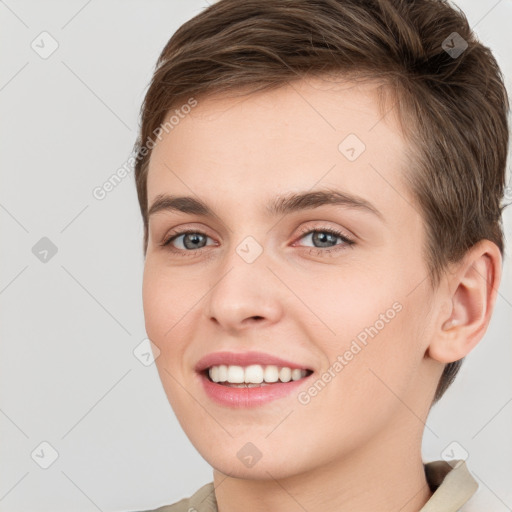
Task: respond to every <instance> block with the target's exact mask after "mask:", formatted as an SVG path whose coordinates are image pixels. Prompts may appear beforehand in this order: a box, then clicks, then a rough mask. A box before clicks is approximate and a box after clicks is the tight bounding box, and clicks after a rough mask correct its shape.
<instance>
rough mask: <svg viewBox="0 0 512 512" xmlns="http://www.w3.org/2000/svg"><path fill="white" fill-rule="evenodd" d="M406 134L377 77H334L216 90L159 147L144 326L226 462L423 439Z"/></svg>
mask: <svg viewBox="0 0 512 512" xmlns="http://www.w3.org/2000/svg"><path fill="white" fill-rule="evenodd" d="M388 108H389V107H388ZM406 150H407V144H406V142H405V141H404V139H403V138H402V135H401V133H400V131H399V129H398V124H397V122H396V119H395V118H394V117H393V112H391V113H389V114H388V115H386V116H385V117H383V115H382V112H381V111H380V110H379V108H378V104H377V95H376V86H375V84H373V85H372V84H370V83H368V84H365V85H361V84H358V85H356V84H354V83H349V82H346V83H337V84H336V85H333V84H332V83H331V84H328V85H326V84H325V83H323V82H320V81H318V80H317V81H308V82H306V81H301V82H296V83H294V84H293V86H285V87H282V88H280V89H276V90H273V91H270V92H268V91H267V92H263V93H257V94H252V95H250V96H246V97H243V98H240V97H239V98H228V97H211V96H210V97H208V98H205V99H202V100H200V101H198V104H197V106H196V107H195V108H194V109H193V110H192V111H191V112H190V113H189V114H188V115H186V116H184V117H183V119H181V120H180V122H179V124H177V125H176V126H175V127H174V128H173V129H172V130H171V131H169V132H168V133H165V132H164V134H163V137H162V139H161V140H159V141H158V142H157V144H156V146H155V147H154V150H153V153H152V156H151V160H150V166H149V172H148V182H147V190H148V205H149V208H150V209H152V210H153V213H151V215H150V217H149V237H148V240H149V241H148V248H147V255H146V261H145V269H144V282H143V303H144V314H145V320H146V330H147V334H148V337H149V338H150V339H151V340H152V342H153V343H154V344H155V345H156V346H157V347H158V349H159V350H160V355H159V357H158V358H157V359H156V364H157V367H158V371H159V375H160V378H161V381H162V384H163V387H164V389H165V392H166V394H167V397H168V399H169V402H170V404H171V405H172V407H173V409H174V411H175V414H176V416H177V418H178V420H179V422H180V424H181V426H182V428H183V429H184V431H185V432H186V434H187V436H188V437H189V439H190V440H191V442H192V443H193V444H194V445H195V447H196V448H197V450H198V451H199V452H200V453H201V455H202V456H203V457H204V458H205V459H206V460H207V462H208V463H210V464H211V465H212V466H213V467H214V468H216V469H218V470H219V471H222V472H223V473H226V474H230V475H232V476H240V477H244V478H256V479H258V478H266V477H267V473H266V472H267V471H268V472H270V474H272V475H273V476H274V477H275V478H278V477H281V478H282V477H285V476H290V475H292V474H298V473H302V472H305V471H310V470H313V469H314V468H315V467H319V466H321V465H325V464H334V463H336V461H339V460H343V459H346V458H347V457H349V456H351V455H354V454H356V453H362V452H363V451H364V450H369V449H371V448H372V447H374V446H376V445H377V443H381V442H382V440H383V439H386V442H387V443H388V444H389V445H390V446H392V445H393V442H394V441H393V440H394V439H395V438H397V436H401V438H402V441H401V442H402V443H403V436H404V435H405V436H407V435H410V433H411V432H412V433H414V435H415V436H417V437H418V439H420V438H421V432H422V428H423V425H422V423H421V421H419V420H418V416H417V415H416V414H413V413H411V410H416V411H417V412H418V414H420V415H421V414H422V413H421V412H420V411H422V410H427V409H428V407H427V405H426V404H427V402H429V400H430V398H431V396H430V394H431V393H433V391H434V388H435V386H434V384H435V383H434V382H433V380H432V379H431V378H429V376H430V375H431V373H432V371H433V370H432V367H430V366H429V362H428V360H427V358H426V356H425V353H426V350H427V345H428V327H429V317H428V311H429V304H430V301H431V300H432V296H431V294H432V291H431V290H430V288H429V286H428V284H427V279H426V277H427V269H426V265H425V262H424V260H423V258H422V254H421V247H422V246H423V243H424V229H423V226H422V219H421V216H420V214H419V213H418V208H417V207H416V206H415V201H414V199H413V197H412V196H411V195H410V193H409V191H408V190H407V188H406V187H405V185H404V184H403V179H402V178H403V173H404V172H405V167H406V161H405V153H406ZM313 193H314V194H313ZM329 193H330V195H329ZM312 194H313V195H312ZM164 196H173V198H174V199H175V200H174V201H172V200H171V199H172V198H169V197H168V198H167V200H162V198H164ZM293 196H301V197H300V198H296V199H295V200H294V199H293ZM178 197H187V198H189V199H188V200H186V199H176V198H178ZM198 202H200V203H201V204H198ZM152 207H153V208H152ZM184 231H187V233H185V234H184V233H183V232H184ZM166 242H167V243H166ZM219 353H220V354H219ZM212 354H213V356H212V357H210V356H211V355H212ZM205 366H206V367H212V366H213V367H217V368H218V369H213V370H212V377H213V380H216V379H217V380H218V379H219V378H220V379H225V378H226V375H228V376H229V377H230V380H233V381H235V382H236V381H237V380H238V382H240V380H241V379H245V380H249V381H250V380H253V379H254V383H253V384H251V386H252V387H246V386H245V385H244V386H243V387H240V386H241V385H240V384H238V386H229V385H227V383H226V382H224V383H220V382H213V381H211V380H210V379H209V378H208V377H207V374H208V370H205V371H202V370H203V368H204V367H205ZM221 366H224V368H222V367H221ZM230 366H231V367H234V369H233V368H230ZM249 366H251V367H252V368H249V369H248V367H249ZM219 367H220V368H219ZM237 367H238V368H237ZM240 367H241V369H240ZM269 367H270V369H269ZM275 367H277V368H275ZM283 367H287V368H288V367H289V368H290V369H292V370H293V369H295V370H296V371H295V372H292V376H293V378H295V379H297V380H293V379H292V380H291V381H289V382H281V379H282V380H283V381H286V380H287V379H289V378H290V372H289V371H288V370H287V369H285V370H282V368H283ZM262 374H263V376H264V377H266V378H267V380H269V381H272V380H274V379H276V378H277V377H279V380H278V382H275V383H267V385H260V384H257V382H258V381H259V380H261V375H262ZM427 396H428V399H426V397H427ZM404 403H405V404H407V405H408V407H404V405H403V404H404ZM415 408H416V409H415ZM292 460H293V464H290V461H292ZM254 461H256V462H254Z"/></svg>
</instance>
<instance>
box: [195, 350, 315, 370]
mask: <svg viewBox="0 0 512 512" xmlns="http://www.w3.org/2000/svg"><path fill="white" fill-rule="evenodd" d="M221 364H225V365H226V366H229V365H237V366H249V365H251V364H260V365H275V366H286V367H288V368H291V369H294V368H299V369H301V370H309V368H308V367H307V366H304V365H302V364H300V363H294V362H292V361H286V360H285V359H281V358H280V357H276V356H273V355H271V354H265V353H263V352H213V353H211V354H208V355H206V356H204V357H202V358H201V359H200V360H199V361H198V362H197V364H196V366H195V370H196V371H197V372H202V371H204V370H206V369H207V368H210V367H211V366H218V365H221Z"/></svg>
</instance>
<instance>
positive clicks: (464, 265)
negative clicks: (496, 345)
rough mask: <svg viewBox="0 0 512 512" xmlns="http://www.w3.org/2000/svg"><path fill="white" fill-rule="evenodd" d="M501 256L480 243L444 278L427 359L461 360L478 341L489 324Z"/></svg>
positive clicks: (488, 244)
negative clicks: (441, 306) (442, 304)
mask: <svg viewBox="0 0 512 512" xmlns="http://www.w3.org/2000/svg"><path fill="white" fill-rule="evenodd" d="M501 263H502V258H501V253H500V250H499V248H498V246H497V245H496V244H495V243H493V242H491V241H490V240H480V242H478V243H477V244H475V245H474V246H473V247H472V248H471V249H469V250H468V252H467V253H466V255H465V256H464V258H463V259H462V261H461V262H460V263H458V264H456V265H454V266H452V270H451V271H450V272H447V273H446V275H445V276H444V279H445V286H443V287H442V290H443V291H442V292H441V293H442V296H441V297H440V298H441V303H444V304H445V305H446V304H450V307H448V308H444V309H442V311H441V308H440V311H439V314H438V317H437V320H436V322H437V323H436V325H435V326H434V328H435V333H434V336H433V337H432V339H431V343H430V345H429V347H428V350H427V355H428V356H430V357H431V358H432V359H435V360H436V361H439V362H441V363H451V362H453V361H458V360H459V359H462V358H463V357H465V356H466V355H467V354H468V353H469V352H471V350H473V348H474V347H475V346H476V345H477V343H478V342H479V341H480V340H481V339H482V337H483V335H484V334H485V331H486V330H487V326H488V325H489V322H490V320H491V315H492V311H493V309H494V304H495V302H496V297H497V294H498V287H499V284H500V280H501Z"/></svg>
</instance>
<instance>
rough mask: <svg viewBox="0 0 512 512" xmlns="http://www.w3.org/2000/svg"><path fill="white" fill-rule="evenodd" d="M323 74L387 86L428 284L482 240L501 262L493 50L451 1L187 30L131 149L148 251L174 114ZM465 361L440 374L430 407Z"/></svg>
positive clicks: (353, 6) (333, 4) (228, 9)
mask: <svg viewBox="0 0 512 512" xmlns="http://www.w3.org/2000/svg"><path fill="white" fill-rule="evenodd" d="M466 45H467V46H466ZM454 52H455V53H454ZM327 74H329V75H332V74H339V75H340V76H342V77H343V76H347V77H348V76H350V77H355V78H357V79H361V80H380V81H382V83H384V84H385V85H387V89H388V91H390V92H392V93H393V98H394V101H395V105H394V106H396V107H397V113H398V119H399V121H400V124H401V126H402V129H403V132H404V134H405V136H406V137H407V140H408V142H409V143H410V155H408V156H409V161H410V164H411V166H410V168H408V169H407V172H405V173H404V176H403V177H404V179H405V180H406V181H407V184H408V186H409V189H410V190H411V191H412V193H413V196H414V197H415V198H416V201H417V205H419V211H420V212H421V214H422V217H423V222H424V227H425V233H426V240H427V243H426V246H425V247H423V254H424V257H425V261H426V263H427V266H428V269H429V282H430V284H431V286H432V287H436V286H437V285H438V284H439V280H440V277H441V275H442V272H443V270H445V269H446V267H447V265H448V264H449V263H456V262H458V261H460V259H461V258H462V257H463V256H464V254H465V253H466V252H467V250H468V249H469V248H471V247H472V246H473V245H474V244H475V243H476V242H478V241H479V240H482V239H488V240H491V241H492V242H494V243H495V244H496V245H497V246H498V248H499V249H500V251H501V254H502V255H503V253H504V244H503V231H502V229H503V228H502V220H501V214H502V210H503V208H505V206H502V205H501V201H502V197H503V191H504V186H505V167H506V159H507V152H508V124H507V114H508V109H509V103H508V98H507V93H506V89H505V86H504V84H503V76H502V73H501V71H500V69H499V67H498V64H497V62H496V60H495V58H494V57H493V55H492V53H491V51H490V49H489V48H487V47H486V46H484V45H482V44H481V43H480V42H479V41H478V40H477V38H476V36H475V34H474V33H473V31H472V30H471V28H470V26H469V24H468V21H467V19H466V17H465V15H464V13H463V12H462V11H461V10H460V9H458V8H457V7H454V6H451V5H450V4H449V3H448V2H447V1H445V0H414V1H406V0H315V1H311V0H243V1H240V0H220V1H218V2H217V3H215V4H213V5H211V6H210V7H208V8H206V9H205V10H204V11H203V12H201V13H200V14H198V15H197V16H195V17H194V18H192V19H191V20H189V21H187V22H186V23H185V24H183V25H182V26H181V27H180V28H179V29H178V30H177V31H176V32H175V33H174V35H173V36H172V37H171V39H170V40H169V42H168V43H167V45H166V46H165V48H164V49H163V51H162V53H161V55H160V57H159V59H158V61H157V64H156V69H155V72H154V75H153V78H152V80H151V83H150V86H149V88H148V91H147V93H146V96H145V99H144V103H143V105H142V108H141V129H140V134H139V137H138V140H137V142H136V144H135V148H134V149H135V151H136V164H135V179H136V186H137V194H138V198H139V204H140V208H141V212H142V217H143V221H144V242H143V246H144V254H146V250H147V243H148V218H147V209H148V204H147V187H146V184H147V171H148V163H149V159H150V156H151V150H150V149H149V150H148V147H149V144H148V141H151V140H153V139H154V138H155V135H156V134H160V133H161V128H159V127H161V125H162V123H163V122H164V118H165V116H166V114H167V113H168V112H169V110H170V109H171V108H175V107H176V106H177V105H179V104H180V102H184V101H185V100H186V98H190V97H200V96H207V95H209V94H213V93H220V92H227V93H229V94H240V93H241V91H243V92H244V93H251V92H256V91H260V90H264V89H269V88H274V87H279V86H283V85H286V84H287V83H288V82H290V81H293V80H298V79H301V78H305V77H311V76H318V77H322V76H326V75H327ZM159 130H160V131H159ZM151 148H152V146H151ZM461 363H462V359H461V360H459V361H455V362H453V363H449V364H447V365H446V366H445V369H444V372H443V375H442V377H441V379H440V382H439V384H438V387H437V391H436V394H435V398H434V403H435V402H436V401H437V400H438V399H439V398H440V397H441V396H442V395H443V393H444V392H445V390H446V389H447V388H448V387H449V385H450V384H451V383H452V381H453V379H454V378H455V376H456V374H457V372H458V370H459V367H460V365H461Z"/></svg>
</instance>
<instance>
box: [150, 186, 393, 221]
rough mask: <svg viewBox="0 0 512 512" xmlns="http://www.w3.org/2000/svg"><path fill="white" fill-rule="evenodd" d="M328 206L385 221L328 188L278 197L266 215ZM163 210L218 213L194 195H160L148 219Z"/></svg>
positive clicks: (373, 209)
mask: <svg viewBox="0 0 512 512" xmlns="http://www.w3.org/2000/svg"><path fill="white" fill-rule="evenodd" d="M329 204H332V205H340V206H346V207H348V208H353V209H356V210H361V211H365V212H369V213H372V214H373V215H375V216H377V217H378V218H379V219H380V220H381V221H383V222H385V219H384V216H383V215H382V213H381V212H380V211H379V210H378V209H377V208H376V207H375V206H374V205H373V204H371V203H370V202H368V201H367V200H366V199H363V198H362V197H359V196H355V195H352V194H348V193H346V192H341V191H338V190H329V189H328V190H316V191H313V192H310V191H308V192H301V193H290V194H287V195H283V196H278V197H276V198H274V199H273V200H272V201H271V202H270V203H268V204H267V205H266V212H267V214H268V215H269V216H278V215H286V214H289V213H292V212H297V211H301V210H308V209H313V208H318V207H320V206H324V205H329ZM162 211H178V212H182V213H189V214H195V215H201V216H205V217H217V215H216V214H215V212H214V211H213V210H212V209H211V208H210V207H209V206H208V205H207V204H206V203H204V202H203V201H201V200H200V199H197V198H195V197H191V196H173V195H168V194H160V195H158V196H157V197H156V198H155V200H154V202H153V204H152V205H151V207H150V208H149V211H148V217H151V215H154V214H156V213H159V212H162Z"/></svg>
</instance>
